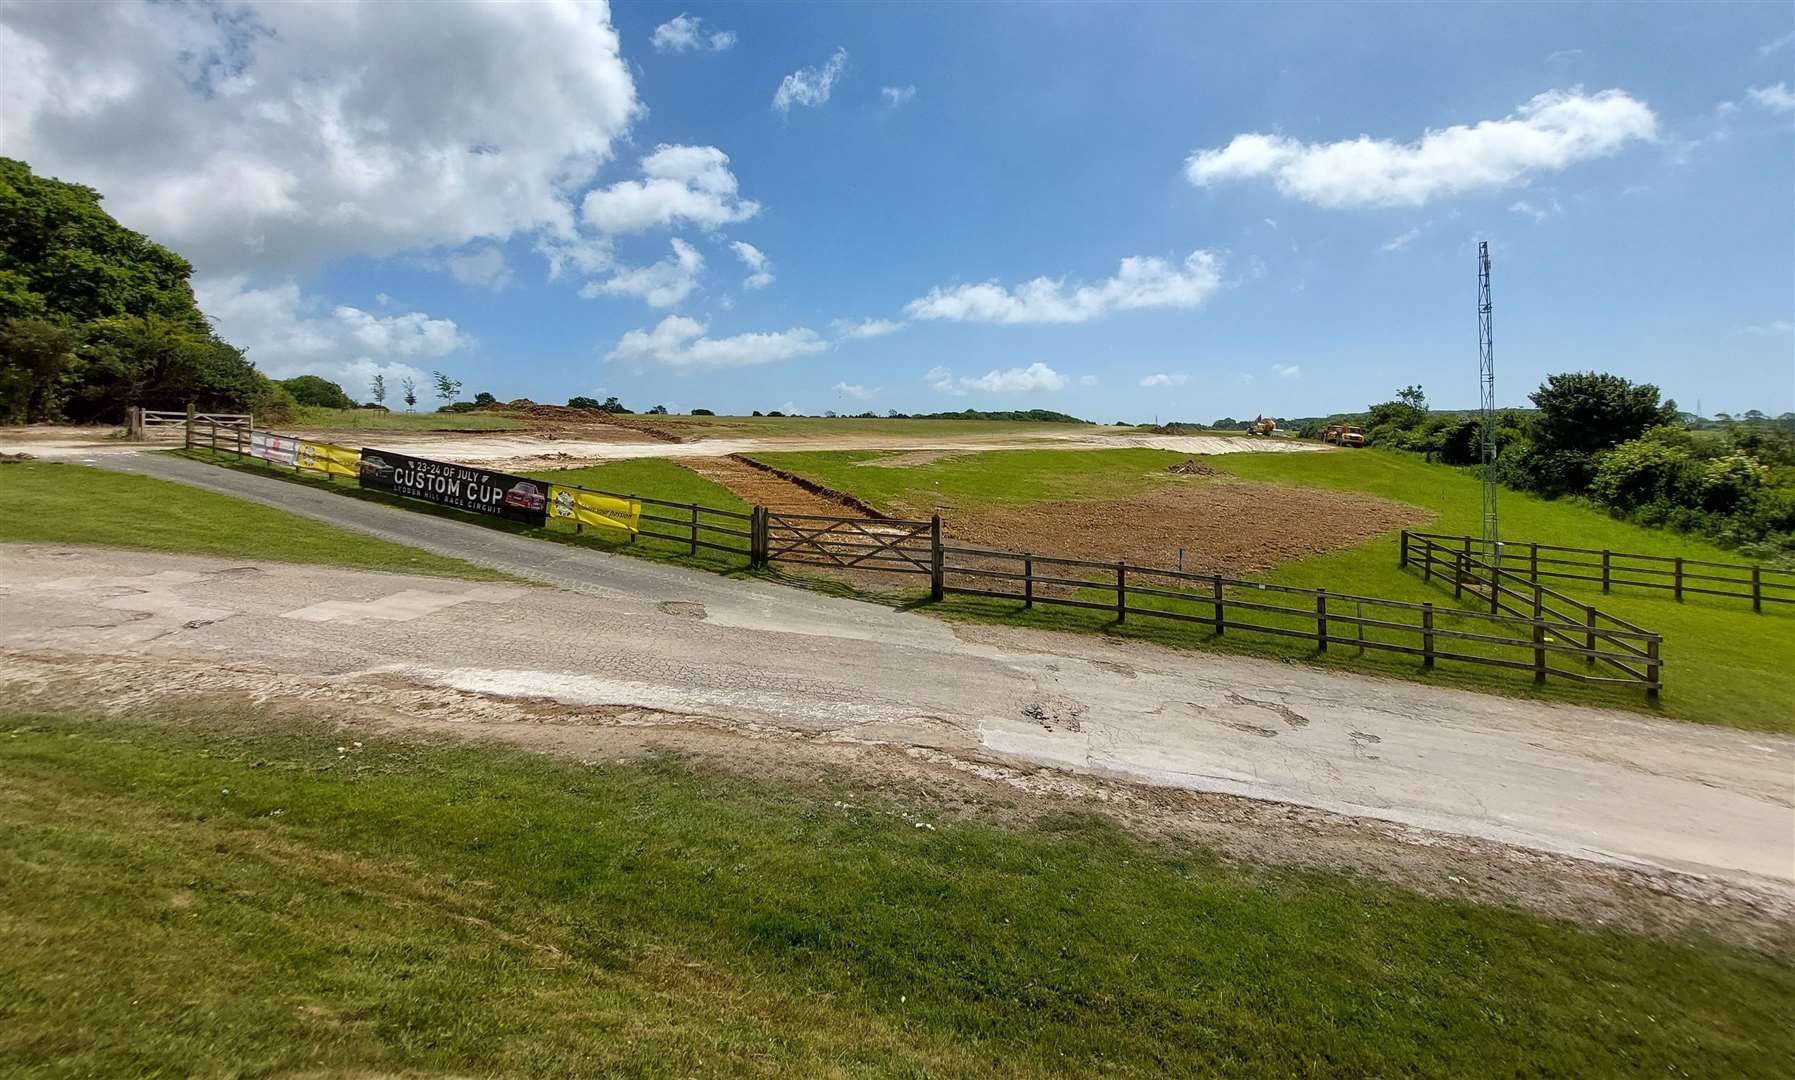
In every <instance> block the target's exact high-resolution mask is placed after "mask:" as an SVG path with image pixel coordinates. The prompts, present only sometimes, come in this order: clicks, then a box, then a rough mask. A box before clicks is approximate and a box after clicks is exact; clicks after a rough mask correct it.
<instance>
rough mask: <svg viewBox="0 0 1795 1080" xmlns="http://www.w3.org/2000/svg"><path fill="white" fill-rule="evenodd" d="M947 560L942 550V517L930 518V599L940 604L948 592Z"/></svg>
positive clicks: (938, 515)
mask: <svg viewBox="0 0 1795 1080" xmlns="http://www.w3.org/2000/svg"><path fill="white" fill-rule="evenodd" d="M946 577H947V559H946V553H944V552H943V551H942V550H941V515H940V514H936V515H934V516H933V517H931V518H929V599H931V600H934V601H936V602H937V603H939V602H940V600H941V597H942V596H943V595H944V593H945V591H946V581H945V580H944V579H945V578H946Z"/></svg>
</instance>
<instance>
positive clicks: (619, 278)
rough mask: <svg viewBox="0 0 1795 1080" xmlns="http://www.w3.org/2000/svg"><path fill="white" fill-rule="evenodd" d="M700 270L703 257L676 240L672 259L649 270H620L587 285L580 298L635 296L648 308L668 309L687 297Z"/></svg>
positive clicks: (695, 284)
mask: <svg viewBox="0 0 1795 1080" xmlns="http://www.w3.org/2000/svg"><path fill="white" fill-rule="evenodd" d="M703 270H704V256H703V255H700V254H699V253H698V249H697V248H695V247H693V246H692V245H690V244H688V243H686V242H685V241H684V240H681V239H680V238H679V237H677V236H676V237H674V238H673V254H672V255H670V256H668V257H667V258H665V259H662V260H661V261H660V262H658V263H654V264H653V265H651V266H641V267H621V268H619V269H618V270H617V272H616V273H614V274H612V275H611V276H610V277H609V278H608V279H606V280H605V281H603V282H598V281H592V282H588V283H587V284H586V286H585V287H584V288H582V289H581V290H580V295H581V296H583V297H586V298H587V299H590V298H592V297H594V296H598V295H600V294H604V295H609V296H638V297H641V298H642V299H643V300H646V301H647V302H648V306H649V307H672V306H673V305H674V304H677V303H679V302H680V301H681V300H684V299H685V298H686V297H687V296H690V295H691V293H692V290H693V289H694V288H696V287H697V285H698V275H699V274H700V273H701V272H702V271H703Z"/></svg>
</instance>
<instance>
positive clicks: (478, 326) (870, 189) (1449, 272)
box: [0, 3, 1795, 420]
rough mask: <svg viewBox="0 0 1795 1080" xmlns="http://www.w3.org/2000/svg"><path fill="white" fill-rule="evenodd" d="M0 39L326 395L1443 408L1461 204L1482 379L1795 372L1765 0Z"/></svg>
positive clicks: (319, 21) (1463, 306)
mask: <svg viewBox="0 0 1795 1080" xmlns="http://www.w3.org/2000/svg"><path fill="white" fill-rule="evenodd" d="M63 7H64V8H72V7H73V6H69V5H65V6H63ZM657 35H658V39H657ZM0 51H4V52H5V53H6V54H7V55H9V56H22V57H24V58H25V61H24V62H22V63H19V64H16V65H11V66H9V69H8V72H7V73H0V93H3V94H4V95H5V97H6V99H7V100H9V101H11V102H13V103H14V104H15V105H16V106H18V107H16V108H12V109H9V110H8V111H7V115H9V116H10V117H11V119H6V118H0V153H5V154H8V155H10V156H17V157H23V158H25V159H26V160H28V161H30V162H31V163H32V164H33V165H34V166H35V167H37V168H38V169H39V170H40V171H43V172H48V173H52V174H55V175H60V176H63V177H64V178H67V179H72V180H79V181H83V182H87V183H92V184H94V185H95V186H97V187H99V188H101V190H102V191H104V192H105V193H106V194H107V196H108V206H109V207H110V208H111V209H112V210H113V212H114V213H115V214H118V215H119V216H120V217H121V219H123V220H125V221H126V222H127V223H129V224H132V225H133V226H135V227H138V228H142V229H144V230H146V231H148V232H150V233H151V234H152V235H154V236H156V237H157V238H158V239H162V240H164V241H166V242H168V243H170V244H171V245H173V246H175V247H176V248H177V249H178V250H181V251H183V252H184V253H186V254H188V255H189V256H190V257H191V258H192V259H193V260H194V262H195V266H196V285H197V287H198V291H199V294H200V297H201V300H202V303H203V304H204V305H205V307H206V309H207V311H208V312H209V313H210V314H212V315H214V317H215V318H216V319H217V320H218V324H219V327H220V330H221V332H223V333H224V334H225V335H226V336H227V337H229V338H230V339H231V340H233V341H236V342H237V343H239V344H243V345H245V346H247V347H248V348H249V349H250V350H251V355H252V357H254V358H255V359H256V360H257V361H258V363H260V364H262V366H264V367H265V368H266V369H268V370H269V371H270V372H272V373H276V374H283V375H284V374H293V373H297V372H299V371H318V372H321V373H324V374H326V375H330V376H332V377H336V378H339V379H341V380H342V381H344V383H345V385H346V387H347V388H348V389H349V390H350V391H351V392H352V393H356V394H360V393H362V392H363V388H364V387H365V381H366V377H367V375H369V374H371V373H372V372H374V371H386V372H388V373H389V374H403V373H406V372H412V371H420V372H427V371H429V370H432V369H436V368H441V369H444V370H447V371H450V372H452V373H453V374H455V375H456V376H457V377H459V378H460V379H462V380H463V381H464V382H465V384H466V390H467V393H468V394H469V395H471V393H472V392H473V391H475V390H488V391H491V392H493V393H495V394H497V395H499V396H500V397H501V398H507V399H509V398H513V397H520V396H521V397H530V398H532V399H535V400H538V401H555V402H559V401H564V400H566V398H567V397H568V396H570V395H573V394H600V395H603V394H616V395H618V396H620V397H622V398H623V400H624V401H625V402H626V403H628V404H630V405H632V406H635V407H638V408H645V407H647V406H649V405H652V404H656V403H665V404H668V405H669V406H672V407H674V408H676V409H680V410H683V409H690V408H693V407H707V408H711V409H715V410H717V411H719V412H745V411H747V410H749V409H754V408H759V409H774V408H786V407H796V408H797V409H800V410H803V411H806V412H820V411H822V410H824V409H836V410H839V411H843V412H856V411H860V410H862V409H872V410H875V411H878V412H883V411H885V410H886V409H891V408H896V409H902V410H906V411H924V410H928V411H932V410H937V409H959V408H968V407H971V408H1028V407H1041V408H1054V409H1063V410H1065V411H1069V412H1073V413H1076V414H1078V415H1082V416H1086V417H1088V418H1093V419H1100V420H1111V419H1118V418H1125V419H1128V420H1145V419H1151V418H1152V417H1154V416H1156V415H1157V416H1158V417H1159V418H1161V419H1165V418H1170V417H1178V418H1188V419H1211V418H1214V417H1216V416H1221V415H1236V416H1239V415H1252V414H1254V413H1258V412H1265V413H1271V414H1277V415H1306V414H1314V413H1325V412H1328V411H1334V410H1344V409H1352V408H1358V407H1362V406H1363V405H1365V404H1366V403H1368V402H1370V401H1374V400H1382V399H1384V398H1387V397H1389V396H1390V395H1391V393H1392V392H1393V391H1394V390H1395V389H1396V388H1397V387H1399V386H1402V385H1404V384H1407V383H1412V382H1419V383H1422V384H1423V385H1424V386H1425V387H1426V388H1427V391H1428V394H1429V397H1430V399H1431V400H1432V402H1433V403H1434V404H1435V405H1436V406H1440V407H1466V406H1470V405H1473V404H1475V401H1476V360H1477V341H1476V318H1475V310H1474V298H1475V294H1474V289H1475V267H1474V251H1475V244H1476V240H1478V239H1480V238H1483V239H1488V240H1489V241H1490V242H1491V245H1492V251H1493V253H1494V260H1495V279H1494V280H1495V284H1494V291H1495V302H1496V335H1497V337H1496V350H1497V363H1498V381H1499V387H1500V397H1501V399H1502V401H1503V402H1504V403H1507V404H1521V403H1524V400H1525V395H1526V393H1527V391H1529V390H1531V389H1532V388H1533V387H1534V386H1536V385H1537V384H1538V382H1539V381H1540V379H1541V378H1542V377H1543V376H1544V375H1545V374H1546V373H1548V372H1553V371H1560V370H1566V369H1583V368H1600V369H1606V370H1610V371H1615V372H1618V373H1620V374H1623V375H1626V376H1628V377H1630V378H1634V379H1638V380H1647V381H1652V382H1655V383H1657V384H1659V385H1660V386H1661V387H1662V388H1663V389H1664V390H1665V391H1666V392H1667V393H1668V394H1670V395H1672V396H1674V397H1676V398H1677V399H1678V401H1679V402H1680V403H1681V404H1683V405H1684V406H1685V407H1689V408H1693V407H1694V406H1695V405H1696V403H1697V402H1698V401H1699V402H1700V403H1701V405H1702V407H1703V408H1704V409H1705V410H1706V411H1707V412H1709V413H1712V412H1715V411H1721V410H1729V411H1740V410H1743V409H1746V408H1753V407H1756V408H1763V409H1766V410H1769V411H1772V412H1780V411H1784V410H1789V409H1791V408H1795V339H1792V337H1791V323H1792V322H1795V89H1792V86H1795V10H1792V9H1791V8H1790V7H1789V6H1788V5H1771V4H1763V5H1735V6H1727V5H1714V4H1704V5H1691V6H1680V5H1668V4H1659V5H1649V6H1647V5H1639V6H1595V5H1582V6H1574V7H1572V6H1548V5H1533V6H1514V7H1495V6H1470V5H1442V6H1396V7H1383V8H1380V7H1371V6H1365V5H1354V6H1337V7H1327V6H1302V7H1297V6H1276V7H1271V6H1265V7H1248V6H1226V7H1223V6H1199V5H1152V6H1148V5H1140V6H1121V5H1104V6H1087V5H1074V4H1066V5H1029V6H1009V5H997V4H979V5H971V4H968V5H939V6H931V5H913V4H903V5H875V4H863V5H828V6H822V5H817V6H808V5H755V6H751V7H750V6H728V5H717V6H713V5H701V4H689V3H688V4H670V5H663V4H632V5H626V6H621V7H617V8H615V9H610V10H607V9H606V8H604V7H602V6H596V5H573V4H567V5H557V4H541V5H534V6H530V7H513V8H509V9H507V8H502V7H501V8H485V7H481V6H476V5H461V6H455V7H439V8H433V9H428V10H426V9H422V8H413V7H405V6H402V5H384V6H381V7H375V8H350V7H348V6H343V7H340V8H334V9H321V10H320V9H305V8H297V7H269V8H259V9H258V8H256V7H254V6H253V5H252V6H250V7H248V8H235V7H234V8H230V9H214V8H206V7H203V6H198V7H196V6H183V5H121V6H119V7H116V8H108V9H104V14H102V15H96V14H95V11H94V9H91V8H84V9H80V10H68V11H64V10H60V9H58V8H52V7H48V6H39V7H32V8H19V7H0ZM520 62H522V63H521V64H520ZM71 70H76V71H79V72H81V73H82V77H81V78H76V79H70V78H68V77H67V75H66V73H67V72H69V71H71ZM782 86H783V87H785V91H784V93H783V94H782V93H781V87H782ZM1361 137H1363V141H1360V140H1361ZM742 245H746V246H747V247H746V248H743V247H741V246H742ZM556 270H558V273H556V272H555V271H556ZM756 275H759V276H758V277H756ZM750 278H754V279H755V280H754V282H753V285H752V286H751V285H750V284H749V280H750ZM856 327H857V328H858V330H857V331H855V330H854V328H856Z"/></svg>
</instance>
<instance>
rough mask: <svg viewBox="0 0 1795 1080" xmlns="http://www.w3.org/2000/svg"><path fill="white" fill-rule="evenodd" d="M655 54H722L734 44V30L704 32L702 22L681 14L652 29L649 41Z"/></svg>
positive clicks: (695, 17) (694, 17)
mask: <svg viewBox="0 0 1795 1080" xmlns="http://www.w3.org/2000/svg"><path fill="white" fill-rule="evenodd" d="M649 40H650V41H651V42H652V43H653V44H654V50H655V51H656V52H691V51H692V50H693V49H697V50H698V51H700V52H722V51H723V50H724V49H727V48H730V47H731V46H733V45H734V44H735V31H734V30H718V31H715V32H714V33H709V34H707V33H705V32H704V20H703V19H700V18H699V17H698V16H696V15H687V14H685V13H684V12H681V13H680V14H678V15H675V16H674V17H673V18H671V19H668V20H667V21H666V22H664V23H662V24H661V25H659V26H657V27H655V28H654V36H653V37H652V38H650V39H649Z"/></svg>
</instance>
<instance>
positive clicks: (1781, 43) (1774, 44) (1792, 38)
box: [1758, 30, 1795, 56]
mask: <svg viewBox="0 0 1795 1080" xmlns="http://www.w3.org/2000/svg"><path fill="white" fill-rule="evenodd" d="M1791 43H1795V30H1792V31H1790V32H1789V33H1787V34H1784V35H1783V36H1782V37H1779V38H1777V39H1776V40H1775V41H1766V42H1765V43H1764V44H1762V45H1759V46H1758V55H1759V56H1769V55H1770V54H1771V53H1773V52H1775V51H1776V50H1778V49H1786V48H1788V47H1789V45H1790V44H1791Z"/></svg>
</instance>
